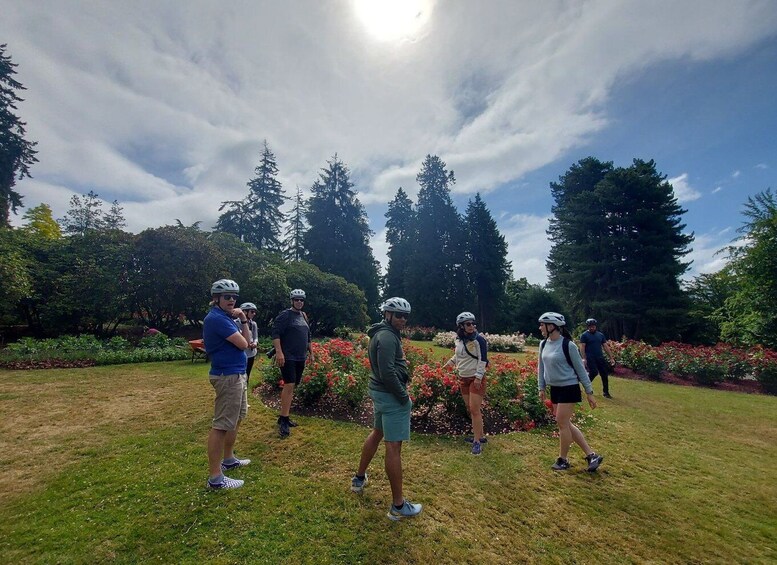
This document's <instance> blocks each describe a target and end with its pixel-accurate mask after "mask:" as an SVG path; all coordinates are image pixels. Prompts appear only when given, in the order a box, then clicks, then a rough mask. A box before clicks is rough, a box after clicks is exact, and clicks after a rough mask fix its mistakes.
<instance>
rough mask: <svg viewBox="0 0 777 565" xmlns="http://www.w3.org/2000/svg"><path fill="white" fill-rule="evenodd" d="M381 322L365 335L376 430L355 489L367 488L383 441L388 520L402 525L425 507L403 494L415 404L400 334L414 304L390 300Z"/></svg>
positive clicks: (353, 485) (366, 446)
mask: <svg viewBox="0 0 777 565" xmlns="http://www.w3.org/2000/svg"><path fill="white" fill-rule="evenodd" d="M380 309H381V312H382V313H383V321H382V322H380V323H378V324H374V325H373V326H372V327H370V329H369V330H368V331H367V335H368V336H369V337H370V344H369V356H370V369H371V372H372V374H371V375H370V382H369V385H368V386H369V393H370V398H372V403H373V407H374V420H373V426H372V431H371V432H370V435H369V436H367V439H366V441H365V442H364V446H363V447H362V453H361V459H360V461H359V468H358V470H357V471H356V475H354V477H353V478H352V479H351V490H352V491H353V492H356V493H361V492H363V490H364V486H365V485H366V484H367V467H369V465H370V462H371V461H372V458H373V457H374V456H375V453H376V452H377V450H378V446H379V445H380V442H381V440H383V441H384V443H385V445H386V460H385V467H386V474H387V475H388V479H389V484H390V485H391V496H392V498H393V501H392V502H393V504H392V505H391V507H390V508H389V511H388V518H389V519H390V520H394V521H398V520H401V519H403V518H410V517H412V516H417V515H418V514H420V512H421V509H422V505H421V504H413V503H412V502H410V501H409V500H406V499H405V498H404V495H403V493H402V442H403V441H408V440H409V439H410V410H411V409H412V407H413V403H412V401H411V400H410V396H409V395H408V394H407V384H408V382H409V381H410V373H409V372H408V368H407V360H406V359H405V352H404V351H403V350H402V338H401V335H400V331H401V330H402V329H403V328H404V327H405V324H407V318H408V316H409V315H410V304H409V303H408V301H407V300H405V299H404V298H399V297H394V298H389V299H388V300H386V301H385V302H384V303H383V304H382V305H381V307H380Z"/></svg>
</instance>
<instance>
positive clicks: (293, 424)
mask: <svg viewBox="0 0 777 565" xmlns="http://www.w3.org/2000/svg"><path fill="white" fill-rule="evenodd" d="M286 421H287V422H288V423H289V427H290V428H296V427H297V422H295V421H294V420H292V419H291V418H287V419H286Z"/></svg>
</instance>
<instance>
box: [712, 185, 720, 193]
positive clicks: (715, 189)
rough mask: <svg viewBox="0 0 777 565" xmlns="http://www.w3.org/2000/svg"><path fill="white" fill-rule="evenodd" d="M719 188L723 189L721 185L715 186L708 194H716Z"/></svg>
mask: <svg viewBox="0 0 777 565" xmlns="http://www.w3.org/2000/svg"><path fill="white" fill-rule="evenodd" d="M721 190H723V187H722V186H716V187H715V188H714V189H712V192H711V193H710V194H717V193H718V192H720V191H721Z"/></svg>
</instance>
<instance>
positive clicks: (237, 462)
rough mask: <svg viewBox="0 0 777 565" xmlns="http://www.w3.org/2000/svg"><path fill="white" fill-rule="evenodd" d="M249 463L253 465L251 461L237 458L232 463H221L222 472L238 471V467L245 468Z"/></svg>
mask: <svg viewBox="0 0 777 565" xmlns="http://www.w3.org/2000/svg"><path fill="white" fill-rule="evenodd" d="M249 463H251V460H250V459H237V458H236V459H235V460H234V461H232V462H231V463H224V462H223V461H222V462H221V470H222V471H229V470H230V469H237V468H238V467H245V466H246V465H248V464H249Z"/></svg>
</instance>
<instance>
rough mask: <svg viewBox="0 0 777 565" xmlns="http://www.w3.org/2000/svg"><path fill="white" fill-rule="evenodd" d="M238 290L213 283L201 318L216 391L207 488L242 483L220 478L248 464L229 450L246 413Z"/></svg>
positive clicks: (245, 327) (243, 323)
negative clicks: (203, 317)
mask: <svg viewBox="0 0 777 565" xmlns="http://www.w3.org/2000/svg"><path fill="white" fill-rule="evenodd" d="M239 292H240V287H239V286H238V285H237V283H236V282H235V281H232V280H229V279H221V280H218V281H216V282H214V283H213V285H212V286H211V289H210V294H211V296H212V298H213V302H212V304H213V307H212V308H211V309H210V312H209V313H208V315H207V316H205V321H204V322H203V328H202V337H203V339H204V341H205V351H206V352H207V354H208V357H209V358H210V361H211V367H210V384H211V385H213V388H214V390H215V391H216V402H215V408H214V415H213V424H212V426H211V429H210V434H209V435H208V467H209V473H210V475H209V478H208V483H207V486H208V488H211V489H232V488H240V487H242V486H243V481H242V480H239V479H230V478H229V477H225V476H224V471H226V470H229V469H236V468H238V467H244V466H245V465H248V464H249V463H250V462H251V460H250V459H238V458H236V457H235V453H234V451H233V449H234V446H235V439H237V430H238V428H239V427H240V422H241V420H243V418H245V417H246V413H247V411H248V392H247V388H248V382H247V378H246V354H245V350H246V349H247V348H248V344H249V343H250V341H251V332H250V329H249V324H248V318H247V317H246V315H245V312H243V311H242V310H241V309H240V308H235V304H236V302H237V299H238V293H239Z"/></svg>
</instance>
